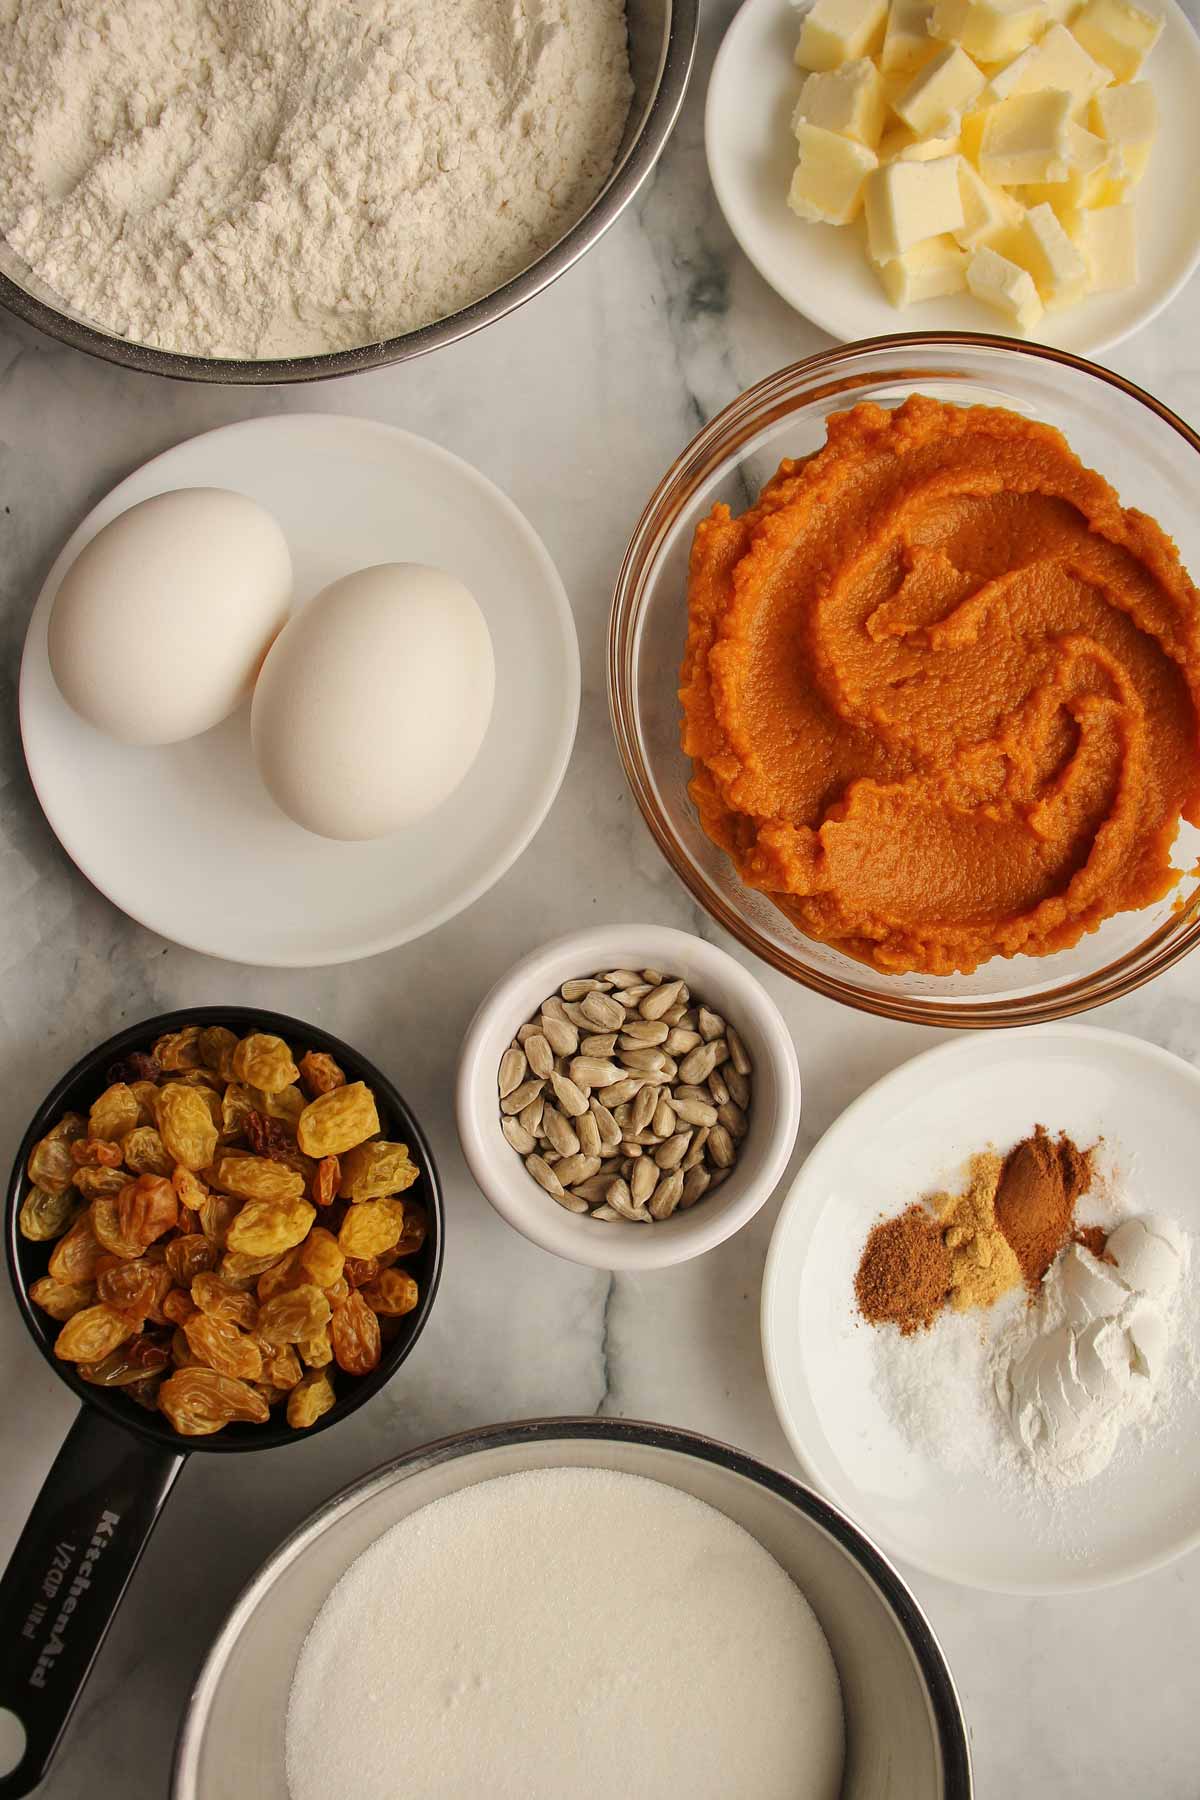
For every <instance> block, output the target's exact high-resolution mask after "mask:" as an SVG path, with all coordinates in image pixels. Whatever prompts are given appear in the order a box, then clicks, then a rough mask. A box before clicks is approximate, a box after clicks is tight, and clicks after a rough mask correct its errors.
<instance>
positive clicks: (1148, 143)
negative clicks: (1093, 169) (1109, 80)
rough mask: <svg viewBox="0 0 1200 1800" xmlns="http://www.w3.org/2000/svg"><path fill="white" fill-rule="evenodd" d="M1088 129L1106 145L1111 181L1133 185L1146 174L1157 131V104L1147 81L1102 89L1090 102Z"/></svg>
mask: <svg viewBox="0 0 1200 1800" xmlns="http://www.w3.org/2000/svg"><path fill="white" fill-rule="evenodd" d="M1091 123H1092V130H1093V131H1096V132H1099V134H1100V136H1101V137H1102V138H1103V139H1104V141H1105V143H1106V144H1107V145H1108V154H1109V166H1110V172H1111V174H1112V176H1113V178H1114V180H1116V181H1119V182H1122V183H1124V184H1125V185H1126V186H1128V187H1134V186H1135V185H1136V184H1137V183H1138V182H1139V181H1140V180H1141V179H1142V176H1143V175H1144V174H1145V173H1146V164H1147V163H1148V162H1149V161H1150V150H1151V147H1152V145H1153V143H1154V137H1155V133H1156V132H1157V130H1158V105H1157V102H1156V101H1155V98H1154V89H1153V88H1152V87H1151V86H1150V83H1149V82H1148V81H1131V82H1129V83H1128V84H1127V85H1124V86H1121V87H1110V88H1106V89H1105V90H1104V92H1103V93H1101V94H1097V95H1096V97H1095V98H1094V100H1093V101H1092V111H1091Z"/></svg>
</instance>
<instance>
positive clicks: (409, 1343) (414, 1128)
mask: <svg viewBox="0 0 1200 1800" xmlns="http://www.w3.org/2000/svg"><path fill="white" fill-rule="evenodd" d="M230 1024H232V1025H238V1026H250V1027H256V1028H258V1029H259V1030H267V1031H272V1032H275V1033H277V1034H278V1035H280V1036H284V1035H285V1034H286V1036H287V1037H288V1039H289V1040H290V1041H291V1042H293V1043H305V1042H307V1043H309V1044H311V1045H312V1046H313V1047H314V1048H315V1049H319V1050H325V1051H327V1052H328V1053H329V1055H331V1056H333V1057H334V1058H336V1059H337V1060H338V1061H339V1062H341V1063H342V1064H343V1066H344V1067H345V1068H346V1070H347V1071H349V1072H350V1073H351V1074H352V1075H354V1076H355V1077H356V1078H358V1079H362V1080H365V1081H367V1082H368V1083H369V1084H370V1085H371V1087H372V1088H373V1089H374V1090H375V1091H376V1092H377V1093H378V1095H379V1097H380V1099H381V1101H382V1102H383V1110H384V1112H385V1114H387V1115H390V1117H392V1118H394V1120H395V1121H396V1124H397V1125H398V1126H399V1127H400V1128H401V1129H402V1130H403V1131H404V1133H405V1136H406V1137H408V1138H410V1139H411V1141H412V1144H413V1146H414V1147H415V1151H416V1154H417V1157H418V1158H419V1160H420V1166H421V1176H422V1180H421V1185H420V1188H419V1189H418V1192H419V1193H420V1196H421V1199H422V1201H423V1202H424V1203H425V1205H426V1207H427V1208H428V1212H429V1218H430V1227H431V1229H430V1237H431V1239H432V1244H431V1246H430V1248H429V1252H428V1259H427V1260H428V1274H427V1277H426V1280H425V1283H424V1288H423V1291H422V1292H421V1294H420V1297H419V1299H418V1302H417V1305H416V1306H415V1307H414V1308H413V1310H412V1312H411V1313H408V1314H406V1315H405V1318H406V1321H408V1327H407V1330H405V1331H404V1333H403V1334H402V1335H401V1336H400V1337H397V1338H396V1339H395V1340H394V1341H393V1342H392V1343H391V1344H389V1345H387V1346H386V1347H385V1349H384V1352H383V1355H382V1356H381V1358H380V1361H379V1364H378V1366H377V1367H376V1368H374V1369H372V1370H371V1373H370V1374H369V1375H360V1376H356V1377H355V1380H354V1386H353V1387H349V1388H344V1389H343V1391H342V1392H341V1393H340V1394H338V1396H337V1401H336V1404H335V1405H334V1406H333V1407H331V1408H330V1410H329V1411H328V1412H327V1413H325V1414H323V1415H322V1417H321V1418H319V1419H317V1421H316V1422H315V1423H314V1424H312V1425H310V1426H308V1427H307V1429H306V1430H304V1431H295V1430H293V1429H292V1427H291V1426H290V1425H287V1424H282V1423H277V1422H274V1421H273V1422H271V1423H269V1424H267V1425H248V1424H242V1423H236V1424H232V1425H226V1426H224V1427H223V1428H222V1430H221V1431H219V1432H216V1433H215V1434H214V1435H212V1436H211V1437H180V1436H179V1434H178V1433H177V1432H175V1431H173V1430H172V1429H171V1427H170V1426H169V1425H167V1424H166V1423H165V1421H162V1420H161V1418H160V1415H159V1414H157V1413H143V1412H142V1411H141V1410H140V1409H139V1408H137V1407H135V1406H134V1405H133V1404H132V1402H131V1401H128V1400H125V1399H124V1398H123V1397H122V1395H121V1392H120V1389H119V1388H115V1389H110V1388H102V1387H94V1386H92V1385H91V1384H89V1383H88V1382H85V1381H84V1380H83V1378H82V1377H81V1376H80V1375H79V1374H78V1373H77V1371H76V1368H75V1365H74V1363H64V1362H61V1361H60V1360H59V1359H58V1358H57V1357H56V1356H55V1355H54V1350H53V1342H54V1336H55V1331H56V1330H57V1327H55V1329H54V1330H48V1329H47V1324H46V1322H47V1319H48V1317H49V1315H48V1314H46V1313H43V1312H41V1311H39V1309H38V1308H37V1307H36V1306H35V1305H34V1303H33V1301H32V1300H31V1299H30V1298H29V1294H28V1291H27V1281H28V1276H27V1273H26V1271H25V1270H24V1269H23V1267H22V1264H23V1262H24V1260H25V1258H26V1257H27V1256H28V1255H29V1254H30V1247H29V1246H28V1244H27V1243H26V1241H25V1240H23V1239H22V1238H21V1236H20V1231H19V1226H18V1223H17V1219H18V1213H19V1211H20V1207H21V1202H22V1200H23V1199H24V1198H25V1195H26V1193H27V1192H28V1189H29V1185H30V1183H29V1179H28V1176H27V1174H26V1168H25V1165H26V1163H27V1162H28V1160H29V1153H30V1151H31V1150H32V1149H33V1146H34V1144H35V1143H36V1142H37V1141H38V1139H39V1138H40V1137H42V1136H43V1135H44V1134H45V1132H46V1131H47V1130H48V1129H49V1127H50V1125H51V1124H52V1123H54V1121H55V1120H56V1119H57V1118H59V1117H61V1115H62V1110H63V1107H64V1104H65V1103H66V1100H67V1097H68V1095H70V1093H71V1091H72V1089H73V1088H74V1087H75V1086H76V1085H77V1084H78V1083H79V1082H82V1081H84V1080H90V1079H91V1078H92V1077H93V1076H95V1077H96V1079H97V1083H98V1084H99V1082H100V1081H101V1080H102V1078H103V1074H104V1071H105V1069H106V1067H107V1066H108V1065H109V1064H110V1063H113V1062H117V1061H119V1060H120V1059H121V1058H122V1057H124V1056H128V1055H129V1054H130V1053H131V1052H132V1051H134V1050H138V1049H141V1048H142V1047H143V1046H144V1045H148V1044H151V1043H153V1042H154V1040H155V1038H157V1037H160V1036H161V1035H162V1034H163V1032H164V1031H171V1030H176V1029H178V1027H179V1026H181V1025H230ZM5 1245H6V1250H7V1260H8V1274H9V1280H10V1281H11V1283H12V1289H13V1294H14V1296H15V1298H16V1302H17V1306H18V1308H19V1310H20V1312H21V1315H22V1319H23V1321H24V1323H25V1325H26V1327H27V1329H28V1331H29V1335H30V1336H31V1337H32V1339H33V1341H34V1343H35V1344H36V1345H37V1348H38V1350H39V1351H40V1352H41V1354H42V1356H43V1358H44V1359H45V1361H46V1362H47V1363H48V1364H49V1366H50V1368H51V1369H52V1370H53V1372H54V1374H55V1375H56V1376H57V1377H58V1379H59V1380H60V1381H62V1382H65V1383H66V1385H67V1386H68V1387H69V1388H70V1389H71V1390H72V1392H73V1393H74V1394H75V1396H76V1398H77V1399H79V1400H80V1401H81V1402H82V1403H83V1405H84V1406H85V1407H90V1408H92V1409H93V1411H96V1412H99V1413H102V1414H103V1415H104V1416H105V1417H106V1418H107V1419H109V1420H111V1422H112V1423H113V1424H114V1425H118V1426H120V1428H121V1429H122V1430H123V1431H128V1432H131V1433H132V1434H133V1435H134V1436H135V1437H141V1438H144V1439H147V1440H148V1441H150V1442H152V1443H155V1444H159V1445H161V1446H162V1447H163V1448H164V1449H166V1450H168V1451H174V1452H175V1453H176V1454H180V1455H190V1454H191V1453H192V1452H193V1451H198V1452H200V1453H202V1454H216V1455H223V1454H229V1453H232V1452H235V1451H241V1450H277V1449H282V1448H283V1447H284V1446H285V1445H288V1444H295V1443H302V1442H304V1441H305V1440H306V1439H309V1438H312V1437H315V1436H316V1435H317V1433H318V1432H321V1431H326V1430H328V1429H329V1427H330V1426H332V1425H338V1424H340V1423H341V1421H342V1420H343V1419H345V1418H347V1417H348V1416H349V1414H350V1413H352V1412H357V1410H358V1408H359V1407H360V1406H362V1405H364V1404H365V1403H366V1402H367V1401H368V1400H371V1399H373V1398H374V1396H375V1395H376V1394H377V1393H378V1392H379V1391H380V1389H381V1388H383V1387H385V1386H386V1384H387V1383H388V1382H389V1381H390V1380H391V1378H392V1376H393V1375H394V1374H395V1373H396V1371H397V1370H398V1369H399V1368H400V1365H401V1364H402V1363H404V1362H406V1361H407V1360H408V1358H409V1356H410V1355H411V1354H412V1352H413V1350H414V1349H415V1348H416V1346H417V1343H418V1341H419V1339H420V1337H421V1334H422V1332H423V1331H424V1329H425V1326H426V1324H427V1323H428V1321H429V1314H430V1312H431V1311H432V1308H433V1303H434V1301H435V1299H436V1298H437V1291H438V1285H439V1283H440V1281H441V1276H442V1264H443V1261H444V1258H445V1245H446V1219H445V1205H444V1201H443V1196H442V1184H441V1178H440V1176H439V1174H438V1168H437V1163H436V1161H435V1160H434V1155H433V1148H432V1146H431V1144H430V1142H429V1139H428V1137H427V1136H426V1134H425V1132H424V1130H423V1128H422V1126H421V1123H420V1121H419V1120H418V1118H417V1117H416V1114H415V1113H414V1112H413V1110H412V1108H411V1107H410V1106H409V1104H408V1102H407V1101H406V1100H405V1098H404V1096H403V1094H401V1092H400V1090H399V1088H397V1087H396V1085H395V1083H394V1082H392V1081H391V1080H390V1079H389V1078H388V1076H386V1075H385V1074H384V1073H383V1070H382V1069H380V1068H377V1067H376V1065H375V1064H374V1063H373V1062H372V1061H371V1060H370V1058H369V1057H366V1056H364V1055H363V1054H362V1052H361V1051H359V1050H356V1049H355V1048H354V1047H353V1045H351V1044H347V1043H345V1042H344V1041H343V1040H342V1039H341V1038H339V1037H335V1035H334V1034H333V1032H331V1031H326V1030H324V1029H323V1027H321V1026H319V1025H311V1024H309V1023H308V1022H307V1021H306V1020H304V1019H296V1018H293V1017H292V1015H291V1014H290V1013H281V1012H275V1011H274V1010H272V1009H270V1008H267V1007H259V1006H180V1007H177V1008H175V1009H174V1010H173V1011H172V1012H166V1013H159V1014H157V1015H156V1016H155V1017H153V1018H149V1019H140V1020H136V1021H135V1022H134V1023H133V1024H132V1025H126V1026H124V1027H123V1028H122V1029H121V1030H120V1031H118V1032H116V1033H114V1035H113V1036H112V1037H110V1038H106V1039H105V1041H104V1042H103V1043H101V1044H97V1045H95V1046H94V1047H93V1048H92V1049H90V1050H88V1051H86V1052H85V1053H84V1055H82V1056H81V1057H79V1058H78V1060H77V1061H76V1062H74V1063H73V1064H72V1065H71V1067H70V1068H69V1069H68V1070H67V1072H66V1073H65V1074H64V1075H62V1076H60V1077H59V1079H58V1080H57V1081H56V1082H55V1084H54V1086H53V1087H52V1088H51V1089H50V1092H49V1093H48V1094H47V1095H46V1098H45V1099H44V1100H43V1101H42V1103H41V1105H40V1106H39V1107H38V1108H37V1111H36V1112H35V1113H34V1114H33V1117H32V1119H31V1121H30V1123H29V1127H28V1129H27V1130H26V1132H25V1135H24V1137H23V1138H22V1140H21V1144H20V1147H19V1149H18V1151H17V1156H16V1160H15V1162H14V1164H13V1169H12V1174H11V1175H10V1177H9V1183H8V1192H7V1212H6V1218H5ZM23 1246H24V1247H23ZM43 1248H44V1249H46V1250H47V1251H48V1250H49V1249H50V1248H51V1246H50V1245H48V1244H47V1245H35V1246H33V1249H34V1250H35V1251H36V1250H37V1249H43ZM424 1254H425V1252H424V1248H423V1249H422V1251H421V1252H419V1253H418V1257H422V1256H424ZM414 1260H416V1259H414Z"/></svg>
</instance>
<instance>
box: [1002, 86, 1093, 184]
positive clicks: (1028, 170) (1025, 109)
mask: <svg viewBox="0 0 1200 1800" xmlns="http://www.w3.org/2000/svg"><path fill="white" fill-rule="evenodd" d="M1070 122H1071V96H1070V94H1065V93H1062V92H1061V91H1060V90H1059V89H1057V88H1044V89H1043V90H1042V92H1041V93H1040V94H1019V95H1017V97H1016V98H1015V99H1013V100H1001V101H1000V103H999V104H998V105H997V106H989V107H988V109H987V111H986V112H985V114H984V116H983V133H982V136H981V138H980V142H979V173H980V174H981V175H982V176H983V179H984V180H985V181H990V182H991V183H992V184H993V186H1000V187H1012V186H1016V185H1018V184H1020V183H1022V182H1026V181H1065V180H1066V179H1067V175H1068V173H1069V170H1070V155H1069V147H1068V143H1067V126H1068V125H1069V124H1070Z"/></svg>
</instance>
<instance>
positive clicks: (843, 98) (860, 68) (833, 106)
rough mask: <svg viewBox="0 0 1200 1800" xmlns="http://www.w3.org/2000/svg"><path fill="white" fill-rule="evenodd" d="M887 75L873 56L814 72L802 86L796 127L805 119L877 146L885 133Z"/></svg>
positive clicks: (793, 122) (793, 127)
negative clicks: (872, 59)
mask: <svg viewBox="0 0 1200 1800" xmlns="http://www.w3.org/2000/svg"><path fill="white" fill-rule="evenodd" d="M886 110H887V106H886V102H885V101H884V97H883V78H882V76H881V75H880V73H879V70H878V69H877V68H876V67H875V64H874V63H873V62H872V61H871V59H870V57H867V56H861V57H859V58H858V60H857V61H856V62H848V63H844V64H843V65H842V67H841V68H840V69H828V70H825V71H824V72H822V73H820V74H814V75H810V76H809V77H808V78H807V80H806V81H805V83H804V86H803V87H802V88H801V89H800V98H799V100H797V102H796V111H795V114H794V116H793V119H792V129H793V131H794V130H795V129H796V127H797V125H798V124H800V122H801V121H807V123H808V124H810V125H819V126H820V127H821V129H822V130H823V131H836V132H839V133H840V134H841V136H842V137H849V138H854V139H855V140H856V141H857V142H858V143H860V144H867V145H869V147H870V148H871V149H874V148H875V146H876V144H877V143H878V142H879V140H880V138H881V137H882V135H883V121H884V114H885V112H886Z"/></svg>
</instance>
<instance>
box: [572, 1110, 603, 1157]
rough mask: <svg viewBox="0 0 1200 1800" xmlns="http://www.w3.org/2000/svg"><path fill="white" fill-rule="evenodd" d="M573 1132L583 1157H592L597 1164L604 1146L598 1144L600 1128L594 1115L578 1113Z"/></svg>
mask: <svg viewBox="0 0 1200 1800" xmlns="http://www.w3.org/2000/svg"><path fill="white" fill-rule="evenodd" d="M575 1132H576V1136H577V1137H578V1139H579V1148H580V1149H581V1150H582V1151H583V1154H584V1155H585V1156H594V1157H595V1158H596V1161H597V1162H599V1160H600V1152H601V1151H602V1150H603V1148H604V1146H603V1144H602V1143H601V1142H600V1127H599V1126H598V1125H597V1123H596V1118H595V1114H594V1113H591V1112H585V1113H580V1115H579V1117H578V1118H577V1119H576V1121H575Z"/></svg>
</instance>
